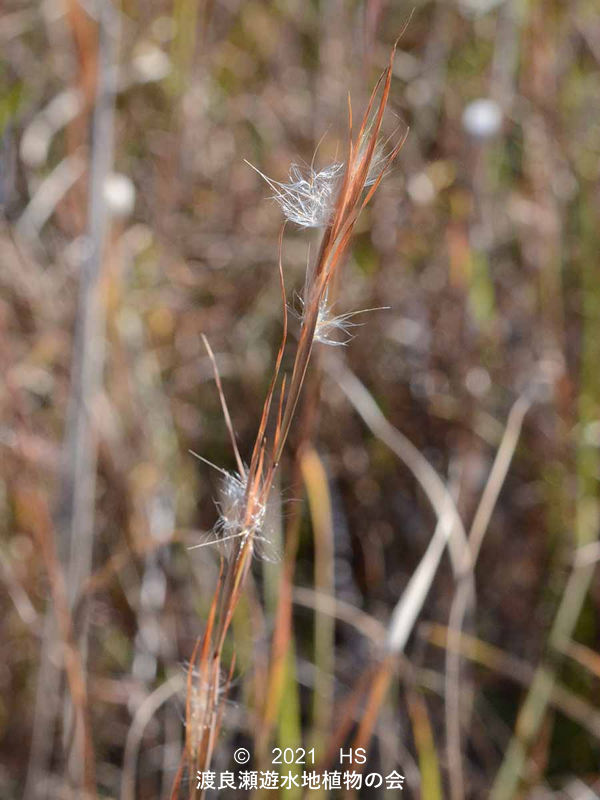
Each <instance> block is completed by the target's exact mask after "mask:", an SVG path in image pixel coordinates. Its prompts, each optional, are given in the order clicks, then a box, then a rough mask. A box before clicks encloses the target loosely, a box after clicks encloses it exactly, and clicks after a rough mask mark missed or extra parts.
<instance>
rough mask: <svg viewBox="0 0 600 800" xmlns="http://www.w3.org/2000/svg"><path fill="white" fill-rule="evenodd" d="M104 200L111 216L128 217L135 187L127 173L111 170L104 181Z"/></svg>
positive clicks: (131, 208) (131, 210)
mask: <svg viewBox="0 0 600 800" xmlns="http://www.w3.org/2000/svg"><path fill="white" fill-rule="evenodd" d="M104 201H105V202H106V204H107V206H108V208H109V211H110V213H111V214H112V216H113V217H119V218H123V217H128V216H129V215H130V214H131V213H132V212H133V208H134V206H135V187H134V185H133V183H132V181H131V179H130V178H128V177H127V175H123V174H121V173H120V172H113V173H111V174H110V175H108V177H107V178H106V181H105V182H104Z"/></svg>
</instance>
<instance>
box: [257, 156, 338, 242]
mask: <svg viewBox="0 0 600 800" xmlns="http://www.w3.org/2000/svg"><path fill="white" fill-rule="evenodd" d="M246 164H248V166H249V167H252V169H253V170H254V171H255V172H257V173H258V174H259V175H260V176H261V178H263V180H265V181H266V182H267V183H268V184H269V186H270V187H271V189H273V192H274V194H273V199H274V200H277V202H278V203H279V205H280V206H281V210H282V211H283V214H284V216H285V218H286V219H288V220H289V221H290V222H295V223H296V224H297V225H300V226H301V227H302V228H322V227H325V226H326V225H328V224H329V222H330V220H331V215H332V213H333V209H334V205H335V199H336V191H337V189H338V186H339V178H340V175H341V172H342V170H343V167H344V165H343V164H338V163H334V164H331V165H330V166H328V167H325V168H324V169H322V170H320V171H319V172H317V171H316V170H315V169H314V168H313V167H312V166H310V167H307V168H306V169H305V170H302V168H301V167H299V166H298V165H297V164H292V165H291V166H290V170H289V174H288V177H289V182H288V183H282V182H280V181H275V180H272V179H271V178H269V177H268V176H267V175H265V174H264V173H263V172H261V171H260V170H259V169H257V168H256V167H255V166H254V165H253V164H250V162H249V161H246Z"/></svg>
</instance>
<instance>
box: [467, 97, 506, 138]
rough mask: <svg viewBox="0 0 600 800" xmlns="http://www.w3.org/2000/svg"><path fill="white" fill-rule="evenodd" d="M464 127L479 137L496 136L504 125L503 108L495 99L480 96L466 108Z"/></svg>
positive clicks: (472, 134)
mask: <svg viewBox="0 0 600 800" xmlns="http://www.w3.org/2000/svg"><path fill="white" fill-rule="evenodd" d="M462 124H463V128H464V129H465V130H466V132H467V133H469V134H470V135H471V136H475V137H477V138H478V139H489V138H490V137H491V136H495V135H496V134H497V133H498V131H499V130H500V126H501V125H502V109H501V108H500V106H499V105H498V103H496V101H495V100H491V99H490V98H488V97H480V98H479V99H478V100H473V101H472V102H471V103H469V105H468V106H467V107H466V108H465V110H464V111H463V115H462Z"/></svg>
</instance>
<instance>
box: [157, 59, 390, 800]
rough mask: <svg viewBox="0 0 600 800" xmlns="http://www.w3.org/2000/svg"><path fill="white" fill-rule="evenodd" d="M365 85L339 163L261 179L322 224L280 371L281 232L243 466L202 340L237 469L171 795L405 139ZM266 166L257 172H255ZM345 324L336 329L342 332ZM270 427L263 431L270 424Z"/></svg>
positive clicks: (217, 713) (385, 90) (347, 318)
mask: <svg viewBox="0 0 600 800" xmlns="http://www.w3.org/2000/svg"><path fill="white" fill-rule="evenodd" d="M395 50H396V45H395V46H394V48H393V49H392V53H391V56H390V61H389V65H388V67H387V68H386V69H385V71H384V72H383V73H382V75H381V76H380V78H379V80H378V81H377V84H376V85H375V88H374V89H373V92H372V94H371V97H370V100H369V103H368V105H367V109H366V111H365V113H364V116H363V118H362V121H361V124H360V127H359V130H358V133H357V134H356V138H354V136H353V124H352V107H351V103H350V99H348V117H349V137H348V145H347V155H346V160H345V163H344V164H343V165H342V164H337V163H336V164H333V165H332V166H330V167H327V168H325V169H323V170H321V171H319V172H316V171H315V170H314V168H313V167H310V168H309V170H308V172H307V173H303V172H302V171H301V170H300V169H299V168H298V167H297V166H295V165H292V167H291V169H290V181H289V183H282V182H277V181H273V180H271V179H269V178H266V176H263V177H265V179H266V180H267V182H268V184H269V185H270V187H271V188H272V189H273V190H274V193H275V194H274V197H275V199H276V200H277V201H278V202H279V204H280V206H281V208H282V210H283V213H284V216H285V217H286V222H288V221H289V222H292V223H296V224H298V225H300V226H302V227H319V228H323V235H322V239H321V244H320V248H319V251H318V254H317V257H316V259H315V261H314V263H312V264H311V263H309V266H308V268H307V274H306V281H305V286H304V292H303V295H302V297H301V298H300V301H301V309H302V312H301V315H300V317H301V319H300V324H301V329H300V335H299V338H298V341H297V344H296V346H295V353H294V356H293V367H292V369H291V374H290V375H287V374H283V375H282V359H283V354H284V350H285V347H286V343H287V340H288V310H287V303H288V301H287V296H286V289H285V283H284V274H283V264H282V261H283V259H282V246H283V233H284V229H285V224H286V222H284V225H283V227H282V229H281V234H280V238H279V264H278V271H279V282H280V288H281V296H282V305H283V334H282V338H281V343H280V346H279V351H278V353H277V357H276V360H275V365H274V369H273V375H272V378H271V381H270V385H269V388H268V391H267V395H266V398H265V401H264V406H263V410H262V416H261V419H260V423H259V426H258V431H257V434H256V439H255V443H254V447H253V450H252V454H251V458H250V463H249V466H248V467H247V466H245V464H244V462H243V459H242V457H241V454H240V452H239V450H238V447H237V444H236V438H235V434H234V431H233V426H232V422H231V418H230V415H229V412H228V409H227V404H226V401H225V397H224V393H223V388H222V385H221V381H220V378H219V373H218V370H217V367H216V361H215V358H214V355H213V353H212V350H211V348H210V345H209V344H208V341H207V340H206V339H205V340H204V341H205V345H206V347H207V351H208V353H209V356H210V358H211V361H212V362H213V366H214V372H215V380H216V383H217V389H218V392H219V396H220V399H221V404H222V409H223V414H224V416H225V421H226V424H227V428H228V431H229V435H230V438H231V444H232V447H233V450H234V454H235V459H236V464H237V473H235V474H231V473H227V472H225V471H224V470H220V471H221V472H222V474H223V487H222V498H221V502H220V504H219V511H220V518H219V522H218V524H217V534H218V540H219V541H220V542H221V543H222V547H221V566H220V573H219V579H218V583H217V586H216V589H215V593H214V597H213V599H212V604H211V607H210V612H209V616H208V620H207V624H206V629H205V632H204V635H203V637H202V639H201V641H199V642H198V644H197V646H196V648H195V650H194V653H193V655H192V658H191V662H190V668H189V674H188V686H187V708H186V744H185V749H184V753H183V756H182V760H181V763H180V766H179V770H178V772H177V776H176V778H175V781H174V786H173V790H172V798H175V797H177V796H178V793H179V791H180V787H181V785H182V779H183V776H184V774H186V772H187V774H188V776H189V777H190V782H189V787H190V788H189V791H190V797H194V796H196V794H197V793H200V790H196V788H195V783H194V781H193V779H191V778H193V776H194V775H195V774H196V772H197V771H198V770H201V771H202V770H207V769H209V767H210V764H211V760H212V757H213V753H214V749H215V742H216V738H217V735H218V732H219V728H220V725H221V720H222V716H223V708H224V699H225V697H226V696H227V692H228V688H229V684H230V681H231V676H232V671H233V663H232V664H231V665H230V667H229V670H228V672H227V673H224V670H223V663H222V662H223V648H224V645H225V640H226V637H227V633H228V631H229V628H230V626H231V622H232V618H233V615H234V612H235V610H236V607H237V605H238V602H239V600H240V596H241V593H242V592H243V590H244V584H245V580H246V577H247V575H248V571H249V569H250V565H251V563H252V556H253V552H254V551H255V548H256V545H257V543H258V542H259V541H260V540H261V538H263V526H264V521H265V513H266V507H267V502H268V498H269V495H270V493H271V490H272V487H273V483H274V478H275V474H276V472H277V469H278V466H279V463H280V460H281V457H282V454H283V451H284V447H285V444H286V441H287V438H288V434H289V432H290V428H291V426H292V422H293V420H294V417H295V414H296V411H297V408H298V402H299V399H300V395H301V392H302V387H303V384H304V382H305V378H306V374H307V369H308V366H309V362H310V360H311V354H312V352H313V346H314V344H315V343H317V342H321V343H323V344H330V345H339V344H342V343H343V341H342V340H340V339H339V338H338V337H339V336H340V335H341V336H344V335H347V333H348V327H349V326H350V325H351V324H352V323H351V316H352V315H351V314H342V315H339V316H336V315H334V314H333V312H332V304H331V297H332V294H333V291H334V285H335V283H336V282H337V279H338V277H339V274H340V270H341V269H342V267H343V263H344V258H345V256H346V254H347V251H348V248H349V245H350V241H351V238H352V233H353V230H354V227H355V224H356V221H357V220H358V217H359V215H360V213H361V211H362V210H363V209H364V208H365V206H366V205H367V203H368V202H369V200H370V199H371V198H372V196H373V194H374V193H375V191H376V190H377V187H378V186H379V184H380V182H381V180H382V178H383V177H384V175H385V174H386V172H387V170H388V168H389V166H390V165H391V163H392V162H393V161H394V159H395V158H396V156H397V154H398V152H399V150H400V148H401V147H402V145H403V143H404V141H405V139H406V134H404V135H402V136H399V137H398V140H397V141H396V142H395V143H394V144H392V145H389V144H388V143H387V142H382V140H381V135H380V134H381V128H382V122H383V117H384V113H385V110H386V106H387V103H388V98H389V94H390V86H391V80H392V64H393V59H394V55H395ZM261 175H262V173H261ZM340 332H341V334H340ZM270 426H271V427H272V429H273V433H272V434H270V435H269V433H268V430H269V427H270Z"/></svg>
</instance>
